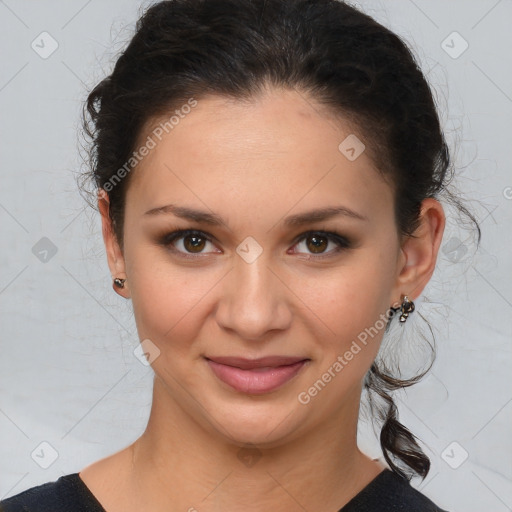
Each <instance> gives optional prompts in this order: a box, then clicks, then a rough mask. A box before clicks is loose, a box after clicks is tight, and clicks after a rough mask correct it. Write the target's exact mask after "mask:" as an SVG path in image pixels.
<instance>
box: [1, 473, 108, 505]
mask: <svg viewBox="0 0 512 512" xmlns="http://www.w3.org/2000/svg"><path fill="white" fill-rule="evenodd" d="M70 511H73V512H80V511H84V512H104V509H103V508H102V507H101V505H100V504H99V503H98V502H97V501H96V500H95V499H94V496H92V495H91V493H90V492H88V490H87V488H86V487H85V485H84V484H83V482H82V481H81V479H80V477H79V475H78V473H71V474H68V475H63V476H61V477H60V478H59V479H58V480H55V481H52V482H47V483H44V484H41V485H37V486H35V487H31V488H30V489H27V490H25V491H23V492H20V493H19V494H16V495H14V496H10V497H9V498H6V499H4V500H2V501H0V512H70Z"/></svg>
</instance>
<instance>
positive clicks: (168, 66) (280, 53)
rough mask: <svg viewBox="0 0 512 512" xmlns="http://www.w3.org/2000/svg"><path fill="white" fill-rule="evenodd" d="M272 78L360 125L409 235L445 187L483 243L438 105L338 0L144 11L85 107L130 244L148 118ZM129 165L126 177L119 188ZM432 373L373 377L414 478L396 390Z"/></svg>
mask: <svg viewBox="0 0 512 512" xmlns="http://www.w3.org/2000/svg"><path fill="white" fill-rule="evenodd" d="M269 85H270V86H275V87H281V88H289V89H295V90H298V91H303V92H305V93H308V96H309V97H311V98H314V100H315V101H317V102H318V103H319V104H321V105H322V106H326V107H329V109H330V110H331V111H332V112H333V113H335V114H336V115H339V116H341V117H342V118H344V119H346V120H349V121H350V123H352V125H353V126H355V127H356V129H357V133H358V135H359V136H360V137H361V138H362V139H363V140H364V143H365V144H366V146H367V147H368V150H369V151H370V155H371V157H372V159H373V161H374V162H375V165H376V166H377V167H378V169H379V171H380V172H381V173H382V175H383V176H385V177H386V178H387V179H388V180H389V181H390V183H392V185H393V189H394V191H395V194H394V195H395V217H396V225H397V229H398V231H399V233H400V234H401V236H414V232H415V230H416V228H417V227H418V225H419V213H420V207H421V202H422V200H423V199H425V198H428V197H433V198H438V196H439V195H440V194H441V192H443V193H444V196H445V197H446V199H447V201H449V202H450V203H451V204H452V205H454V206H456V208H457V209H458V210H459V211H460V212H463V213H464V214H465V215H467V216H468V217H469V218H470V219H471V221H472V222H473V223H474V224H475V226H476V228H477V230H478V241H480V228H479V226H478V222H477V221H476V219H475V218H474V216H473V215H472V214H471V213H470V212H469V211H468V210H467V209H466V208H465V207H464V206H463V205H462V204H461V202H460V201H459V199H458V198H457V197H456V196H455V195H454V194H452V193H450V192H449V191H448V190H447V185H448V183H449V181H451V178H452V174H453V168H452V165H451V161H450V154H449V150H448V147H447V144H446V142H445V138H444V135H443V132H442V130H441V127H440V122H439V118H438V114H437V111H436V105H435V102H434V99H433V96H432V92H431V90H430V87H429V85H428V83H427V81H426V79H425V77H424V76H423V73H422V72H421V70H420V67H419V65H418V64H417V62H416V60H415V58H414V56H413V54H412V52H411V50H410V49H409V48H408V46H407V44H406V43H405V42H404V41H403V40H402V39H401V38H400V37H398V36H397V35H396V34H394V33H393V32H391V31H390V30H388V29H387V28H385V27H384V26H382V25H380V24H379V23H377V22H376V21H375V20H374V19H372V18H371V17H369V16H367V15H366V14H364V13H362V12H360V11H359V10H357V9H356V8H354V7H352V6H350V5H348V4H346V3H344V2H342V1H338V0H315V1H311V0H170V1H163V2H159V3H157V4H155V5H153V6H151V7H150V8H149V9H148V10H147V11H146V12H145V14H144V15H143V16H142V17H141V18H140V19H139V20H138V22H137V26H136V33H135V35H134V36H133V38H132V39H131V41H130V42H129V44H128V46H127V47H126V49H125V50H124V51H123V52H122V54H121V55H120V57H119V58H118V59H117V61H116V64H115V67H114V70H113V72H112V73H111V74H110V76H108V77H107V78H105V79H104V80H102V81H101V82H100V83H99V84H98V85H96V87H94V89H93V90H92V92H90V94H89V96H88V99H87V102H86V105H85V109H84V129H85V133H86V134H87V135H88V137H90V160H89V165H90V169H91V170H90V172H88V173H86V174H85V175H84V177H85V178H86V179H90V178H92V181H93V182H94V184H95V186H96V188H97V189H103V190H105V191H107V192H108V195H109V200H110V218H111V220H112V225H113V228H114V232H115V235H116V237H117V239H118V241H119V243H120V245H121V248H122V247H123V217H124V208H125V194H126V190H127V187H128V185H129V183H130V178H131V176H132V173H131V172H130V171H131V168H132V167H134V168H135V167H136V165H132V164H133V163H134V162H133V161H132V159H133V154H134V151H135V150H136V144H137V141H138V140H139V138H140V137H141V135H143V133H142V132H143V129H144V127H145V126H146V125H147V123H148V121H150V120H151V119H155V118H157V117H158V116H162V115H166V114H169V113H172V111H173V110H174V109H176V108H177V107H180V105H184V104H187V102H189V101H190V99H191V98H195V99H196V100H197V99H199V98H200V97H201V96H205V95H207V94H216V95H224V96H227V97H232V98H235V99H239V100H250V99H251V98H254V97H256V96H257V95H258V94H259V93H261V92H262V91H263V90H264V89H265V88H266V87H268V86H269ZM127 162H132V163H131V164H130V165H129V166H128V167H127ZM123 168H124V169H125V172H122V173H121V174H122V177H123V179H120V180H117V181H115V186H112V184H113V183H114V181H112V179H113V178H114V177H115V176H116V173H117V177H119V175H120V174H119V170H120V169H123ZM109 183H110V185H111V186H107V185H108V184H109ZM390 320H391V318H390ZM389 325H390V324H389V322H388V327H389ZM425 373H426V372H424V373H422V374H421V375H419V376H417V377H415V378H413V379H409V380H400V379H398V378H396V377H393V376H392V375H390V374H389V372H388V370H387V369H386V368H385V367H379V364H378V363H377V362H374V364H373V365H372V367H371V369H370V371H369V372H368V374H367V376H366V379H365V389H366V390H368V391H369V392H370V396H371V395H372V394H373V395H374V396H375V397H376V398H378V399H379V400H380V401H381V403H380V405H379V406H377V405H376V404H375V403H374V402H372V404H373V405H372V407H374V408H376V410H377V415H378V416H379V418H380V419H381V420H382V423H383V425H382V429H381V435H380V442H381V447H382V451H383V454H384V457H385V458H386V461H387V462H388V464H389V465H390V467H391V468H392V469H393V470H394V471H395V472H397V473H398V474H400V475H402V476H404V477H408V478H411V476H412V475H413V474H414V473H415V474H418V475H420V476H422V477H425V476H426V475H427V473H428V471H429V467H430V461H429V459H428V457H427V456H426V455H425V454H424V453H423V451H422V450H421V448H420V446H419V445H418V443H417V441H416V438H415V437H414V436H413V435H412V434H411V432H410V431H409V430H408V429H407V428H406V427H404V426H403V425H402V424H401V423H400V422H399V421H398V412H397V408H396V406H395V404H394V402H393V399H392V398H391V396H390V394H389V392H390V391H393V390H394V389H398V388H402V387H405V386H408V385H411V384H414V383H415V382H417V381H418V380H419V379H420V378H421V377H422V376H423V375H424V374H425ZM372 410H373V409H372Z"/></svg>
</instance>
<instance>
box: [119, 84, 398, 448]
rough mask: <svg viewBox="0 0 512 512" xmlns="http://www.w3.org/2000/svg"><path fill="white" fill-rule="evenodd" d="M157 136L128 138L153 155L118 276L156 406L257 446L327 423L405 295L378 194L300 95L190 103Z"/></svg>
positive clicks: (350, 399) (380, 185) (366, 162)
mask: <svg viewBox="0 0 512 512" xmlns="http://www.w3.org/2000/svg"><path fill="white" fill-rule="evenodd" d="M188 110H189V109H188V108H187V109H184V110H183V112H184V111H187V112H188ZM169 117H170V116H169ZM167 119H168V118H167ZM160 121H161V120H158V122H155V123H154V124H153V125H152V127H151V128H150V129H149V130H148V131H147V132H146V133H144V134H142V135H141V138H140V141H141V144H144V143H147V141H148V139H147V137H148V136H151V137H152V139H153V140H154V141H156V145H154V147H152V148H151V149H150V150H149V153H148V154H147V156H145V157H144V158H143V159H142V160H141V162H140V163H139V164H138V166H137V168H136V169H135V170H134V171H132V172H133V173H134V174H133V176H132V177H131V178H132V181H131V183H130V186H129V188H128V192H127V196H126V210H125V224H124V226H125V227H124V254H123V256H124V262H123V264H124V270H125V272H126V277H127V283H126V285H127V288H126V294H127V296H130V297H131V299H132V301H133V308H134V313H135V319H136V323H137V328H138V332H139V336H140V339H141V340H150V341H151V343H152V344H154V345H147V347H146V349H148V348H149V347H154V346H156V347H157V348H158V350H159V351H160V353H159V355H158V357H156V358H155V359H154V361H153V362H152V366H153V369H154V371H155V373H156V376H157V379H159V380H160V382H161V383H162V384H163V388H164V389H165V390H166V393H168V394H167V395H166V396H167V399H168V400H170V401H172V402H173V403H174V404H177V405H178V406H179V407H180V409H181V410H184V411H185V412H186V413H187V415H188V416H189V417H191V418H193V419H194V420H195V421H197V422H198V423H199V424H201V425H202V426H204V427H206V428H207V429H209V431H215V432H216V433H218V434H221V435H225V436H227V437H229V438H232V439H235V440H237V441H240V442H250V443H262V444H264V443H269V446H270V445H271V444H272V443H276V442H277V443H278V442H281V441H282V440H283V439H287V438H288V439H291V438H293V437H294V436H296V435H299V434H300V433H304V432H306V431H308V430H311V429H313V428H315V427H316V426H318V425H319V424H320V423H321V422H326V421H331V420H332V421H338V422H339V421H340V419H342V418H343V415H344V414H346V413H347V411H349V410H350V411H352V412H354V411H355V410H356V409H354V407H356V405H355V404H358V403H359V398H360V391H361V383H362V379H363V377H364V375H365V373H366V372H367V370H368V368H369V367H370V365H371V363H372V361H373V360H374V358H375V356H376V354H377V351H378V347H379V343H380V341H381V338H382V335H383V332H384V327H385V324H386V320H387V317H386V316H385V315H386V313H387V311H388V310H389V307H390V306H391V305H396V302H397V301H398V300H399V299H400V294H401V293H403V292H404V290H401V289H400V288H399V286H398V284H397V276H398V275H399V273H400V269H401V267H402V266H403V263H404V258H403V253H402V251H401V250H400V246H399V239H398V234H397V230H396V226H395V223H394V210H393V193H392V190H391V188H390V186H389V185H388V184H387V183H386V182H384V181H383V180H382V178H381V177H380V176H379V174H378V173H377V172H376V170H375V168H374V165H373V162H372V161H371V160H370V158H369V156H368V152H367V151H363V152H362V153H361V154H359V153H360V152H361V150H362V146H361V145H360V142H358V140H357V139H355V138H354V135H353V134H352V132H351V129H350V127H349V125H346V124H343V123H342V122H340V121H337V122H335V121H334V120H333V119H329V118H328V117H327V116H326V115H325V111H323V110H322V109H321V108H320V106H318V105H317V104H315V103H314V102H313V101H312V100H311V99H306V96H305V95H302V94H298V93H297V92H291V91H281V90H273V91H272V92H271V93H270V94H267V95H266V96H264V97H261V98H259V99H258V100H257V101H254V103H252V104H243V103H241V102H236V101H233V100H231V101H228V100H226V99H223V98H220V97H215V96H210V97H208V98H205V99H200V100H199V101H198V102H197V105H196V106H195V107H194V108H191V109H190V113H188V114H186V115H185V114H183V113H181V115H180V116H179V122H178V123H176V120H174V124H173V126H174V128H173V129H172V130H170V129H169V126H170V125H167V128H168V130H167V131H168V132H169V133H165V130H164V131H163V135H162V133H161V132H162V130H157V131H156V132H152V131H151V130H152V129H153V128H155V127H157V126H158V124H159V123H160ZM164 121H165V120H164ZM155 133H158V135H159V136H158V137H156V136H155ZM347 137H349V139H347ZM361 137H362V136H359V139H361ZM159 138H161V140H158V139H159ZM345 139H347V140H346V141H345ZM343 141H345V142H343ZM362 142H363V143H364V140H363V141H362ZM342 143H343V144H342ZM340 144H342V145H341V149H340ZM148 145H149V146H153V144H152V143H149V144H148ZM352 149H353V151H352ZM358 154H359V156H358ZM356 157H357V158H356ZM171 205H172V206H171ZM192 210H194V211H197V212H200V213H197V214H192V212H191V211H192ZM326 210H328V214H325V211H326ZM334 210H338V213H336V214H334V213H333V212H334ZM173 211H174V214H173ZM322 211H323V212H324V213H322ZM314 212H317V213H314ZM324 214H325V215H324ZM177 230H194V232H193V233H189V234H187V233H185V235H182V236H179V235H178V236H177V237H176V238H174V239H173V237H172V236H171V234H172V233H173V232H175V231H177ZM308 233H309V234H308ZM330 233H333V234H332V235H329V234H330ZM334 233H338V234H339V238H336V235H335V234H334ZM338 242H339V243H338ZM376 332H377V333H376ZM146 343H147V342H146ZM148 351H149V352H150V353H151V352H152V351H153V354H154V353H155V349H154V348H150V349H149V350H148ZM150 357H151V356H150ZM228 357H229V358H243V359H245V360H249V361H238V360H235V359H233V360H222V359H221V358H228ZM260 358H275V359H270V360H269V359H267V360H266V361H265V360H264V361H260V362H257V361H254V360H256V359H260ZM279 358H284V359H279ZM215 360H216V361H217V363H215V362H212V361H215ZM258 367H259V369H258Z"/></svg>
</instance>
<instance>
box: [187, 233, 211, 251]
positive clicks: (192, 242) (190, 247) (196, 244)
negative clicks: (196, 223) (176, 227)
mask: <svg viewBox="0 0 512 512" xmlns="http://www.w3.org/2000/svg"><path fill="white" fill-rule="evenodd" d="M205 243H206V239H205V238H202V237H200V236H197V235H187V236H185V237H183V246H184V247H185V249H186V250H187V251H189V252H201V251H202V250H203V249H204V246H205Z"/></svg>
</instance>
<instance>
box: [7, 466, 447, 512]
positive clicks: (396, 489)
mask: <svg viewBox="0 0 512 512" xmlns="http://www.w3.org/2000/svg"><path fill="white" fill-rule="evenodd" d="M0 512H106V511H105V509H104V508H103V507H102V506H101V504H100V502H99V501H98V500H97V499H96V497H95V496H94V495H93V494H92V492H91V491H90V490H89V488H88V487H87V486H86V485H85V483H84V482H83V480H82V479H81V478H80V476H79V475H78V473H71V474H69V475H64V476H61V477H60V478H59V479H58V480H56V481H54V482H48V483H45V484H42V485H38V486H36V487H31V488H30V489H27V490H26V491H23V492H20V493H19V494H16V495H14V496H11V497H10V498H6V499H5V500H3V501H0ZM339 512H446V510H443V509H440V508H439V507H437V506H436V505H435V504H434V503H432V501H430V500H429V499H428V498H427V497H426V496H425V495H423V494H421V493H420V492H419V491H417V490H416V489H414V488H413V487H412V486H411V485H410V483H409V481H408V480H405V479H404V478H402V477H401V476H399V475H398V474H396V473H394V472H393V471H391V470H389V469H384V470H383V471H382V472H381V473H379V474H378V475H377V476H376V477H375V478H374V479H373V480H372V481H371V482H370V483H369V484H368V485H367V486H366V487H365V488H364V489H363V490H362V491H360V492H359V493H358V494H357V495H356V496H354V498H352V499H351V500H350V501H349V502H348V503H347V504H346V505H345V506H344V507H343V508H341V509H340V510H339Z"/></svg>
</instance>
